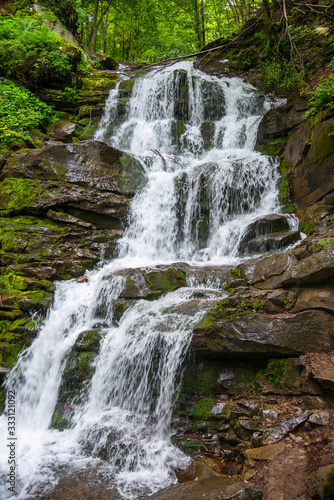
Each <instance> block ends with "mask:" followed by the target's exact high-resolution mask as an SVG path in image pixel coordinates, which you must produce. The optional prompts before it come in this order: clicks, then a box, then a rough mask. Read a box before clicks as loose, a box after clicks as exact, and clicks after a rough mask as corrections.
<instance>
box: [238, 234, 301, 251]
mask: <svg viewBox="0 0 334 500" xmlns="http://www.w3.org/2000/svg"><path fill="white" fill-rule="evenodd" d="M298 240H300V232H299V231H288V232H286V233H278V234H268V235H266V236H258V237H257V238H255V239H253V240H249V241H245V242H243V243H241V245H240V252H241V253H242V254H245V253H249V254H252V253H253V254H254V253H265V252H270V251H272V250H278V249H280V248H285V247H287V246H289V245H293V244H294V243H296V242H297V241H298Z"/></svg>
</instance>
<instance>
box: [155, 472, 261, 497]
mask: <svg viewBox="0 0 334 500" xmlns="http://www.w3.org/2000/svg"><path fill="white" fill-rule="evenodd" d="M204 496H205V498H208V499H209V500H214V499H217V498H219V499H221V500H232V499H233V500H258V499H261V498H262V492H261V491H260V490H258V489H256V488H255V487H254V486H253V485H251V484H249V483H245V482H242V481H237V480H236V479H232V478H230V477H228V476H224V475H223V474H221V476H217V477H214V478H210V479H202V480H199V481H187V482H186V483H183V484H177V485H173V486H170V487H169V488H166V489H165V490H162V491H159V492H158V493H155V494H154V495H151V496H150V497H148V498H150V499H152V500H175V499H176V498H178V499H180V500H181V499H182V500H200V499H201V500H202V499H203V497H204Z"/></svg>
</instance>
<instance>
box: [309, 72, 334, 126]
mask: <svg viewBox="0 0 334 500" xmlns="http://www.w3.org/2000/svg"><path fill="white" fill-rule="evenodd" d="M309 98H310V104H311V107H310V109H309V110H308V111H307V112H306V113H305V117H306V118H307V117H309V116H312V115H314V114H316V113H317V112H318V111H319V110H320V109H321V108H323V109H334V74H333V73H331V74H329V75H328V76H324V77H323V78H321V79H320V80H319V83H318V85H317V88H316V89H315V90H313V91H312V92H310V93H309Z"/></svg>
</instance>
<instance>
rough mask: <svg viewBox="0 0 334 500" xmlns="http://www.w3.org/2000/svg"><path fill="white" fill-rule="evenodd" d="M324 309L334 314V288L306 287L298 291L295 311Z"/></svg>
mask: <svg viewBox="0 0 334 500" xmlns="http://www.w3.org/2000/svg"><path fill="white" fill-rule="evenodd" d="M306 309H323V310H324V311H328V312H330V313H332V314H334V290H333V289H331V288H321V287H317V288H316V289H314V288H306V289H305V288H304V289H301V290H300V291H299V293H298V297H297V301H296V304H295V306H294V311H296V312H298V311H304V310H306Z"/></svg>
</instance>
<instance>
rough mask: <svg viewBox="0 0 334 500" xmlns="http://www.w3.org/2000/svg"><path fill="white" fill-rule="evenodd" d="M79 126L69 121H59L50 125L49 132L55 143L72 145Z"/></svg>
mask: <svg viewBox="0 0 334 500" xmlns="http://www.w3.org/2000/svg"><path fill="white" fill-rule="evenodd" d="M76 128H77V125H76V124H75V123H73V122H70V121H68V120H58V121H57V122H55V123H53V124H52V125H49V127H48V128H47V132H48V135H49V137H51V138H52V139H53V140H54V141H60V142H65V143H70V142H72V140H73V137H74V136H75V132H76Z"/></svg>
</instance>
